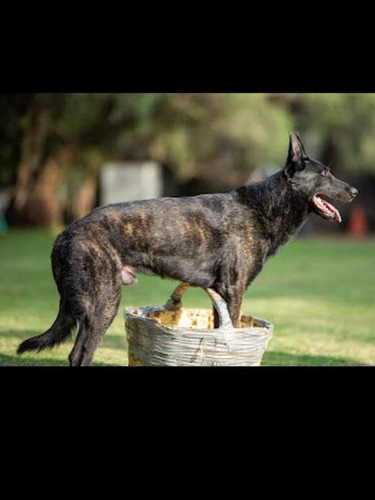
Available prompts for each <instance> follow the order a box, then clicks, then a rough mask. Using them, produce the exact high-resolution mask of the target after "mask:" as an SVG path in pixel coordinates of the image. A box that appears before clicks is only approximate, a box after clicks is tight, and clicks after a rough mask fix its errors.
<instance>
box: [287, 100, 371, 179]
mask: <svg viewBox="0 0 375 500" xmlns="http://www.w3.org/2000/svg"><path fill="white" fill-rule="evenodd" d="M279 97H280V96H279ZM281 100H284V102H285V103H287V104H288V106H289V109H290V113H292V114H293V115H294V117H295V122H296V126H297V127H298V129H299V130H300V131H301V132H305V133H306V134H309V133H311V132H313V133H315V134H317V135H318V136H319V137H320V140H321V142H322V146H323V156H324V158H323V159H324V161H326V162H332V163H333V164H334V167H335V169H336V170H347V171H349V170H350V171H367V172H371V171H372V172H374V171H375V141H374V137H375V94H371V93H330V94H327V93H319V94H317V93H305V94H302V93H301V94H284V95H283V97H281Z"/></svg>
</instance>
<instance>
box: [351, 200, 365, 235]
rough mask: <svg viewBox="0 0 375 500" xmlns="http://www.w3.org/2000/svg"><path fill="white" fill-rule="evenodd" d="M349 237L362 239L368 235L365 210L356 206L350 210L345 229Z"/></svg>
mask: <svg viewBox="0 0 375 500" xmlns="http://www.w3.org/2000/svg"><path fill="white" fill-rule="evenodd" d="M347 233H348V235H349V236H353V237H362V236H367V234H368V223H367V218H366V212H365V209H364V208H363V207H362V206H361V205H358V206H356V207H353V208H352V211H351V213H350V217H349V223H348V228H347Z"/></svg>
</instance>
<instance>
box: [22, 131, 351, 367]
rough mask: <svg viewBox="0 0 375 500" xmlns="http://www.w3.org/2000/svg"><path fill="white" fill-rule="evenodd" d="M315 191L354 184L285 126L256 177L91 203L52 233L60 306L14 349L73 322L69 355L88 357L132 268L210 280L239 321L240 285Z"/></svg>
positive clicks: (338, 196) (281, 241)
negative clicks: (218, 186)
mask: <svg viewBox="0 0 375 500" xmlns="http://www.w3.org/2000/svg"><path fill="white" fill-rule="evenodd" d="M323 172H324V173H325V175H324V176H323V175H322V173H323ZM316 193H320V194H321V195H324V196H325V197H328V198H329V199H331V200H336V201H341V202H348V201H351V200H352V198H353V197H354V196H355V195H356V194H357V191H356V190H355V189H354V188H352V187H351V186H349V185H348V184H346V183H344V182H342V181H340V180H338V179H336V178H334V177H333V176H332V174H330V173H329V171H328V169H327V167H326V166H325V165H323V164H321V163H320V162H318V161H316V160H312V159H310V158H308V157H307V155H306V153H305V151H304V148H303V145H302V143H301V141H300V139H299V137H298V135H296V134H293V133H290V142H289V152H288V157H287V161H286V165H285V168H284V169H283V170H281V171H280V172H278V173H276V174H274V175H272V176H271V177H269V178H268V179H266V180H264V181H262V182H256V183H253V184H250V185H248V186H243V187H240V188H238V189H236V190H234V191H232V192H229V193H222V194H206V195H199V196H192V197H180V198H161V199H155V200H143V201H136V202H129V203H118V204H114V205H108V206H105V207H99V208H96V209H94V210H93V211H92V212H91V213H90V214H89V215H87V216H86V217H83V218H82V219H80V220H77V221H76V222H74V223H73V224H71V225H70V226H69V227H68V228H67V229H65V230H64V231H63V232H62V233H61V234H60V235H59V236H58V237H57V238H56V240H55V243H54V246H53V251H52V256H51V258H52V270H53V276H54V279H55V281H56V284H57V288H58V291H59V294H60V297H61V298H60V310H59V313H58V316H57V318H56V321H55V323H54V324H53V325H52V327H51V328H50V329H49V330H48V331H47V332H45V333H44V334H42V335H39V336H37V337H32V338H30V339H27V340H25V341H24V342H23V343H22V344H21V345H20V346H19V348H18V353H22V352H24V351H27V350H33V349H35V350H38V351H40V350H42V349H45V348H49V347H53V346H55V345H57V344H59V343H60V342H62V341H63V340H65V339H66V338H67V337H69V335H70V334H71V332H72V331H73V329H74V327H75V326H77V325H79V330H78V335H77V338H76V341H75V345H74V347H73V350H72V352H71V353H70V355H69V360H70V364H71V365H73V366H77V365H78V366H80V365H90V364H91V362H92V359H93V356H94V353H95V350H96V348H97V347H98V345H99V344H100V341H101V339H102V337H103V335H104V333H105V332H106V330H107V329H108V327H109V325H110V324H111V322H112V320H113V318H114V317H115V315H116V313H117V310H118V307H119V303H120V298H121V288H122V286H123V285H130V284H134V283H136V282H137V278H136V272H141V273H145V274H150V275H158V276H161V277H162V278H173V279H176V280H180V281H184V282H188V283H190V284H191V285H192V286H196V287H202V288H212V289H214V290H215V291H216V292H218V293H219V294H220V295H221V296H222V297H223V299H224V300H225V301H226V303H227V305H228V310H229V313H230V316H231V319H232V322H233V324H234V325H237V323H238V320H239V316H240V309H241V303H242V298H243V295H244V293H245V291H246V289H247V288H248V286H249V285H250V283H251V282H252V281H253V280H254V278H255V277H256V276H257V274H258V273H259V272H260V271H261V269H262V268H263V266H264V264H265V262H266V260H267V259H268V258H269V257H270V256H272V255H274V254H275V253H277V252H278V251H280V249H281V248H282V246H283V245H285V243H287V242H288V241H289V240H290V239H291V238H292V236H293V235H294V234H295V233H296V232H297V231H298V230H299V229H300V227H301V226H302V225H303V223H304V222H305V221H306V219H307V217H308V215H309V214H310V213H311V212H312V211H317V209H316V207H315V206H314V204H313V202H312V197H313V196H314V194H316ZM317 213H319V211H317ZM319 215H321V216H323V217H326V214H323V213H319Z"/></svg>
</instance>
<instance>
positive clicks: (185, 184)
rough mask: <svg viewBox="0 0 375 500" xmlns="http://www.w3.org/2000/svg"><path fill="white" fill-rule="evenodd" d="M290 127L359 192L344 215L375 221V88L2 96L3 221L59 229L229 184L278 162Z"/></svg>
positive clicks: (352, 221)
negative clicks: (140, 203)
mask: <svg viewBox="0 0 375 500" xmlns="http://www.w3.org/2000/svg"><path fill="white" fill-rule="evenodd" d="M288 131H296V132H298V133H299V134H300V136H301V139H302V141H303V142H304V144H305V148H306V151H307V153H308V154H309V155H310V156H312V157H314V158H316V159H319V160H320V161H322V162H324V163H326V164H329V165H330V166H331V168H332V170H333V173H334V174H335V175H336V176H337V177H342V178H343V179H344V180H346V181H347V182H349V183H351V184H352V185H354V186H355V187H357V188H358V189H359V192H360V195H359V197H358V198H357V200H356V201H355V202H354V203H353V204H351V205H342V206H340V207H339V209H340V211H341V212H342V215H343V221H344V222H343V224H341V225H340V224H327V223H326V222H324V221H323V220H322V219H320V218H319V217H317V216H315V215H313V216H312V217H311V219H310V221H309V223H308V225H307V226H306V227H305V232H310V233H312V234H313V233H327V232H336V233H344V232H345V233H347V234H352V235H355V234H357V235H361V234H362V235H363V234H367V233H368V232H369V231H374V229H375V94H369V93H362V94H355V93H350V94H345V93H339V94H334V93H330V94H324V93H318V94H313V93H248V94H225V93H204V94H203V93H202V94H199V93H194V94H188V93H183V94H178V93H172V94H168V93H165V94H162V93H148V94H140V93H138V94H132V93H126V94H121V93H65V94H64V93H53V94H51V93H46V94H41V93H39V94H33V93H28V94H26V93H25V94H23V93H14V94H12V93H7V94H0V220H1V222H0V228H1V229H0V230H2V231H6V229H7V228H9V227H11V226H23V227H24V226H37V227H38V226H39V227H51V226H52V227H53V226H60V225H66V224H69V223H70V222H72V221H73V220H75V219H77V218H80V217H82V216H84V215H86V214H87V213H88V212H90V211H91V210H92V208H94V207H95V206H97V205H102V204H107V203H113V202H118V201H127V200H131V199H140V198H152V197H159V196H180V195H194V194H199V193H209V192H216V191H227V190H230V189H232V188H234V187H237V186H239V185H241V184H244V183H247V182H250V181H252V180H259V179H262V178H264V176H267V175H269V174H271V173H273V172H274V171H275V170H278V169H280V168H281V167H282V166H283V165H284V162H285V159H286V154H287V148H288Z"/></svg>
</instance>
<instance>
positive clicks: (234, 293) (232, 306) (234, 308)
mask: <svg viewBox="0 0 375 500" xmlns="http://www.w3.org/2000/svg"><path fill="white" fill-rule="evenodd" d="M214 290H215V291H216V292H217V293H218V294H220V295H221V297H222V298H223V299H224V300H225V302H226V304H227V308H228V312H229V316H230V319H231V320H232V323H233V326H234V328H238V327H239V326H240V317H241V305H242V298H243V295H244V293H245V286H244V284H243V283H242V282H241V283H236V284H235V285H229V286H226V285H223V284H222V283H217V284H216V285H215V286H214ZM214 327H215V328H218V327H219V316H218V314H217V312H216V310H215V308H214Z"/></svg>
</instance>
